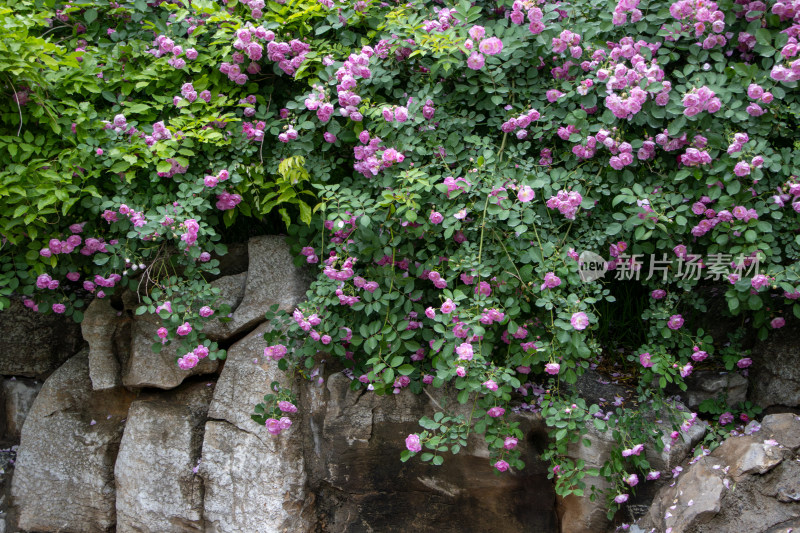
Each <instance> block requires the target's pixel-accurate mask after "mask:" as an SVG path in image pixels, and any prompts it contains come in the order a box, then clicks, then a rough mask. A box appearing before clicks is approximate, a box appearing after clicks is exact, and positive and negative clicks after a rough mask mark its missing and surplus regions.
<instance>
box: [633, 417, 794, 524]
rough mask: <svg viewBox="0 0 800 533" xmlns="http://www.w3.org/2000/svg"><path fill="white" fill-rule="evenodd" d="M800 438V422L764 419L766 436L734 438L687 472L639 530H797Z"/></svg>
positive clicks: (667, 490)
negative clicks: (792, 528) (795, 527)
mask: <svg viewBox="0 0 800 533" xmlns="http://www.w3.org/2000/svg"><path fill="white" fill-rule="evenodd" d="M764 428H768V429H766V430H765V429H764ZM799 437H800V417H796V416H795V415H792V414H782V415H769V416H767V417H765V418H764V421H763V424H762V430H761V431H758V432H756V433H753V434H752V435H749V436H742V437H733V438H729V439H728V440H726V441H725V442H723V443H722V444H721V445H720V446H719V447H718V448H717V449H716V450H714V452H712V453H711V455H709V456H707V457H703V458H701V459H699V460H698V461H697V462H696V463H695V464H693V465H691V466H687V467H686V469H685V471H684V473H683V474H682V475H681V476H680V477H679V478H678V482H677V483H676V484H675V486H673V487H664V488H662V489H661V491H660V492H659V494H658V495H657V496H656V498H655V500H654V501H653V504H652V506H651V507H650V510H649V512H648V514H647V515H646V516H645V517H644V518H643V519H642V520H641V523H640V524H638V527H639V528H640V529H639V530H644V531H648V530H650V528H656V531H664V530H666V529H667V528H670V527H671V528H672V532H673V533H684V532H687V533H712V532H713V533H717V532H722V531H731V532H733V531H736V532H738V531H747V532H753V533H759V532H764V533H766V532H771V533H777V532H778V531H786V530H787V529H788V528H790V527H793V526H792V524H793V523H796V522H797V520H798V519H799V518H800V464H799V463H798V455H797V453H796V450H797V448H794V450H793V448H792V447H793V446H794V445H796V446H797V447H800V438H799ZM773 439H774V441H777V444H775V443H774V442H772V440H773ZM765 441H766V442H765ZM784 442H786V443H788V445H784V444H783V443H784Z"/></svg>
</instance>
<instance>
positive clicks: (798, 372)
mask: <svg viewBox="0 0 800 533" xmlns="http://www.w3.org/2000/svg"><path fill="white" fill-rule="evenodd" d="M799 330H800V328H798V324H797V321H789V323H787V325H786V326H784V327H783V328H781V329H777V330H773V331H771V332H770V334H769V337H768V338H767V340H765V341H763V342H760V343H758V344H756V345H755V347H754V348H753V353H752V359H753V366H752V367H751V369H750V373H751V378H750V380H751V383H752V387H751V391H750V400H751V401H753V403H755V404H756V405H760V406H761V407H763V408H767V407H770V406H773V405H783V406H788V407H797V406H800V349H798V344H797V337H798V333H799V332H800V331H799Z"/></svg>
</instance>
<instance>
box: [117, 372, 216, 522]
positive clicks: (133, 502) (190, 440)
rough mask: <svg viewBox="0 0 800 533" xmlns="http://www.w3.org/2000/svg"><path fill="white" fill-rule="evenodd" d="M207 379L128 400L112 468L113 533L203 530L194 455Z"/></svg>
mask: <svg viewBox="0 0 800 533" xmlns="http://www.w3.org/2000/svg"><path fill="white" fill-rule="evenodd" d="M211 385H213V383H212V382H205V381H203V382H200V383H191V384H188V385H183V386H181V387H180V388H178V389H175V390H174V391H170V392H167V393H154V392H151V393H145V394H143V395H142V396H140V397H139V398H138V399H137V400H136V401H134V402H133V404H131V407H130V410H129V412H128V421H127V423H126V425H125V433H124V434H123V436H122V442H121V443H120V448H119V455H118V456H117V462H116V465H115V467H114V475H115V479H116V497H117V533H126V532H143V533H144V532H147V533H151V532H152V533H165V532H168V531H169V532H173V531H174V532H184V531H203V484H202V481H201V479H200V476H199V475H197V474H196V473H195V472H193V470H192V469H193V468H195V467H196V466H197V464H198V461H199V458H200V449H201V446H202V443H203V426H204V424H205V419H206V413H207V411H208V404H209V402H210V401H211V394H212V392H213V387H212V386H211Z"/></svg>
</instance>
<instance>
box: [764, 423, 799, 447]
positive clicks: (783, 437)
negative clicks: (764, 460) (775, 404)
mask: <svg viewBox="0 0 800 533" xmlns="http://www.w3.org/2000/svg"><path fill="white" fill-rule="evenodd" d="M758 435H759V436H760V437H763V438H764V439H775V440H777V441H778V442H779V443H780V444H781V445H783V446H786V447H787V448H789V449H790V450H793V451H795V452H796V451H798V449H800V416H798V415H796V414H794V413H779V414H774V415H767V416H765V417H764V420H762V421H761V431H759V433H758Z"/></svg>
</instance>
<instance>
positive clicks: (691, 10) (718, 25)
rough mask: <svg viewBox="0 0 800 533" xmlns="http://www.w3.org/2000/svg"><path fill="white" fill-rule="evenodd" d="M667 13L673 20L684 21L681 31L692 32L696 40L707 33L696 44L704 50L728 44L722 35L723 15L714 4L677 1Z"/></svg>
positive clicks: (699, 0) (688, 0)
mask: <svg viewBox="0 0 800 533" xmlns="http://www.w3.org/2000/svg"><path fill="white" fill-rule="evenodd" d="M669 12H670V15H672V17H673V18H675V19H678V20H684V21H686V23H685V25H684V27H683V28H682V31H690V30H694V35H695V37H697V38H700V37H702V36H703V35H705V34H706V33H707V32H708V33H709V34H708V35H707V36H706V38H705V39H704V40H703V42H702V43H698V44H700V45H701V46H702V47H703V48H704V49H706V50H709V49H711V48H714V47H715V46H725V44H726V43H727V42H728V40H727V38H726V37H725V36H724V35H722V33H723V32H724V31H725V14H724V13H723V12H722V11H720V10H719V9H718V8H717V3H716V2H712V1H710V0H678V1H677V2H675V3H673V4H672V5H671V6H670V8H669ZM709 30H710V31H709ZM711 32H713V33H711Z"/></svg>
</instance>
